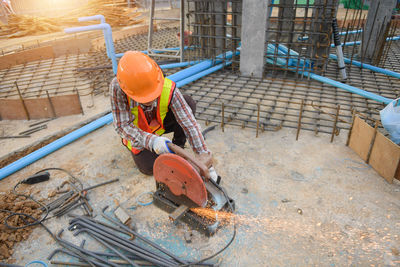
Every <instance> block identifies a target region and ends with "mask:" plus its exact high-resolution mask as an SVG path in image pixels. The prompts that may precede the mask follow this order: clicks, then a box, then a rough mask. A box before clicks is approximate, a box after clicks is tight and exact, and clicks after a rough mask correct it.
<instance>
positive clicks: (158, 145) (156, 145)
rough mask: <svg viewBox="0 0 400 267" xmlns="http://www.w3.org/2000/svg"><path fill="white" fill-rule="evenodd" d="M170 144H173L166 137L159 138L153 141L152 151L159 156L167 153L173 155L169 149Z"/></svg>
mask: <svg viewBox="0 0 400 267" xmlns="http://www.w3.org/2000/svg"><path fill="white" fill-rule="evenodd" d="M168 143H171V140H169V139H168V138H166V137H162V136H157V137H156V139H155V140H154V141H153V145H152V148H151V149H152V150H153V152H154V153H156V154H157V155H161V154H165V153H173V152H172V151H171V150H170V149H169V147H168Z"/></svg>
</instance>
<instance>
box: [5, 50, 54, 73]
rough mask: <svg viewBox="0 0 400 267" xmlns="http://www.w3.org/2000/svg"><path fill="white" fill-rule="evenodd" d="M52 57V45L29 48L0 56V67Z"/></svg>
mask: <svg viewBox="0 0 400 267" xmlns="http://www.w3.org/2000/svg"><path fill="white" fill-rule="evenodd" d="M53 57H54V52H53V47H51V46H43V47H38V48H33V49H29V50H26V51H21V52H17V53H13V54H8V55H5V56H2V57H0V69H6V68H9V67H12V66H15V65H19V64H24V63H26V62H31V61H35V60H40V59H49V58H53Z"/></svg>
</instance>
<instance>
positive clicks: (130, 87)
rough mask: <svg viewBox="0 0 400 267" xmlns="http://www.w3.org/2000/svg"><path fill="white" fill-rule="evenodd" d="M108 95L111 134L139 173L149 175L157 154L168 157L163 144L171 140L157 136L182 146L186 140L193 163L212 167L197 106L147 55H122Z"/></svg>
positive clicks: (130, 53) (137, 53)
mask: <svg viewBox="0 0 400 267" xmlns="http://www.w3.org/2000/svg"><path fill="white" fill-rule="evenodd" d="M110 96H111V107H112V113H113V117H114V127H115V130H116V131H117V133H118V134H119V135H120V136H121V138H122V143H123V144H124V145H125V146H126V147H127V148H128V149H129V150H130V151H131V152H132V157H133V160H134V162H135V163H136V166H137V167H138V168H139V170H140V171H141V172H142V173H144V174H147V175H152V174H153V164H154V161H155V160H156V158H157V157H158V155H161V154H163V153H171V151H170V149H169V148H168V145H167V144H168V143H170V142H171V140H169V139H168V138H166V137H163V136H161V135H162V134H164V133H170V132H173V133H174V136H173V139H172V143H174V144H176V145H178V146H180V147H184V145H185V143H186V137H187V138H188V139H189V143H190V145H191V147H192V149H193V151H194V152H195V154H196V158H197V159H198V160H200V161H202V162H203V163H205V164H206V165H207V166H208V167H210V166H211V153H210V151H209V150H208V149H207V146H206V144H205V142H204V138H203V135H202V134H201V130H200V126H199V125H198V123H197V121H196V119H195V117H194V114H195V111H196V103H195V102H194V100H193V99H192V98H191V97H190V96H188V95H182V94H181V92H180V91H179V89H178V88H176V86H175V83H174V82H173V81H171V80H169V79H168V78H164V75H163V73H162V71H161V69H160V67H159V66H158V65H157V63H156V62H155V61H153V60H152V59H151V58H150V57H149V56H147V55H145V54H143V53H141V52H138V51H127V52H125V54H124V55H123V57H122V58H121V59H120V61H119V64H118V70H117V76H116V77H115V78H114V79H113V80H112V82H111V84H110Z"/></svg>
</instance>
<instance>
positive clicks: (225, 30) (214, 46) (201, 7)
mask: <svg viewBox="0 0 400 267" xmlns="http://www.w3.org/2000/svg"><path fill="white" fill-rule="evenodd" d="M186 10H187V12H186V14H187V24H186V25H187V27H188V28H187V31H186V35H187V36H188V37H187V39H186V40H185V44H186V45H187V44H190V45H191V51H190V52H189V53H186V55H187V57H188V58H189V60H201V59H212V60H219V61H220V60H222V61H224V62H231V63H232V64H230V65H229V67H228V66H227V67H228V68H230V69H231V70H235V71H236V70H239V62H240V56H239V55H238V53H237V52H238V48H239V46H240V33H241V23H242V0H230V1H229V0H188V1H187V7H186ZM226 52H233V57H232V59H226V54H225V53H226ZM217 57H218V58H217Z"/></svg>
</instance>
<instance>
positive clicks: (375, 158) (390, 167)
mask: <svg viewBox="0 0 400 267" xmlns="http://www.w3.org/2000/svg"><path fill="white" fill-rule="evenodd" d="M399 162H400V147H399V146H398V145H396V144H395V143H393V142H392V141H391V140H390V139H389V138H387V137H385V136H384V135H383V134H381V133H379V132H378V133H377V135H376V139H375V143H374V146H373V147H372V151H371V157H370V159H369V164H370V165H371V166H372V168H374V169H375V170H376V171H377V172H378V173H379V174H380V175H382V177H383V178H385V179H386V181H388V182H389V183H393V178H394V176H395V174H396V171H397V168H398V166H399Z"/></svg>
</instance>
